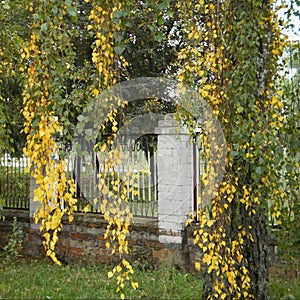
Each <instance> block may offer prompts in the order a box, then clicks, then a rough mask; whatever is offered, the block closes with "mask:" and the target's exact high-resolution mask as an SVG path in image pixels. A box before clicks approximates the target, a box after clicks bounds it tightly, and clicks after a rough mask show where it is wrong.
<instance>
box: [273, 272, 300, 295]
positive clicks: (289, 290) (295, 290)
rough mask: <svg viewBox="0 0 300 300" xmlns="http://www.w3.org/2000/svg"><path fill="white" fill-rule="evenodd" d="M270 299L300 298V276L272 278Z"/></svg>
mask: <svg viewBox="0 0 300 300" xmlns="http://www.w3.org/2000/svg"><path fill="white" fill-rule="evenodd" d="M269 293H270V300H287V299H290V300H293V299H294V300H299V299H300V278H298V279H292V280H286V279H282V278H279V277H275V278H272V280H271V282H270V285H269Z"/></svg>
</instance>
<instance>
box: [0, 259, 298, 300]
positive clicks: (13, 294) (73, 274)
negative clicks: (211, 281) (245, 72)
mask: <svg viewBox="0 0 300 300" xmlns="http://www.w3.org/2000/svg"><path fill="white" fill-rule="evenodd" d="M109 270H111V269H110V268H109V267H108V266H105V265H101V266H83V265H75V264H71V265H66V266H63V267H58V266H56V265H54V264H53V263H51V262H49V261H46V260H30V261H28V260H27V261H25V260H19V261H17V262H15V263H9V264H8V263H4V262H0V299H75V298H76V299H116V298H117V299H119V297H118V295H116V293H115V289H116V283H115V281H114V279H108V278H107V272H108V271H109ZM134 279H135V280H136V281H137V282H138V283H139V287H138V289H137V290H135V291H134V290H132V289H129V288H126V289H125V295H126V297H127V298H130V299H142V298H144V299H145V298H146V299H200V297H201V279H200V278H199V277H198V276H196V275H195V274H190V273H187V272H185V271H182V270H177V269H176V268H174V267H162V268H160V269H157V270H138V269H137V268H135V275H134ZM270 294H271V299H274V300H275V299H276V300H280V299H300V279H298V280H293V281H287V280H280V279H272V281H271V284H270ZM289 295H290V297H288V296H289Z"/></svg>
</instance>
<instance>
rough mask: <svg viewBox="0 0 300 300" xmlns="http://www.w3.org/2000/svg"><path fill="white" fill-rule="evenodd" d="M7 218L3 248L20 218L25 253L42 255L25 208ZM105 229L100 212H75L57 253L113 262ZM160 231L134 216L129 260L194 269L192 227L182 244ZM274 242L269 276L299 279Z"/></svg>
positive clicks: (2, 224) (0, 225) (1, 233)
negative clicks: (161, 238) (168, 240)
mask: <svg viewBox="0 0 300 300" xmlns="http://www.w3.org/2000/svg"><path fill="white" fill-rule="evenodd" d="M4 215H5V220H4V221H0V248H1V247H4V246H5V245H6V244H7V242H8V239H9V235H10V233H11V230H12V222H13V217H17V220H18V223H19V225H20V226H21V228H22V230H23V233H24V239H23V254H24V255H25V256H33V257H39V256H40V257H43V256H45V252H44V249H43V246H42V237H41V234H40V232H39V229H38V226H37V225H36V224H34V223H33V220H32V218H30V217H29V211H26V210H7V209H6V210H4ZM105 228H106V223H105V220H104V219H103V217H102V216H101V215H98V214H82V213H78V214H76V216H75V218H74V221H73V222H72V223H69V222H68V221H67V220H64V222H63V230H62V232H61V233H60V235H59V236H60V239H59V241H58V244H57V247H56V253H57V255H58V257H59V259H60V260H61V261H62V262H86V263H101V262H108V263H110V262H113V261H114V260H115V259H116V257H115V256H112V255H111V254H110V253H109V251H108V250H107V249H106V247H105V241H104V238H103V235H104V232H105ZM159 234H160V231H159V229H158V221H157V220H155V219H138V218H135V219H134V223H133V224H132V225H131V228H130V236H129V248H130V256H129V257H128V259H129V260H130V261H131V262H134V263H137V264H143V266H148V267H154V266H156V265H159V264H160V263H162V262H167V263H170V264H172V265H174V264H176V265H178V266H181V267H184V268H186V269H188V270H193V269H194V263H195V261H199V260H200V256H201V253H200V251H199V249H198V247H197V246H195V245H194V242H193V227H188V228H186V229H185V231H184V232H183V233H182V243H180V244H179V243H177V242H176V243H162V242H160V241H159ZM274 247H276V244H274V241H272V244H271V245H270V254H271V261H270V262H271V265H270V275H271V276H273V275H278V276H281V277H283V278H286V279H289V278H295V277H297V278H299V277H300V270H299V264H294V265H291V264H289V263H288V262H286V261H284V260H283V259H282V258H279V257H278V256H277V255H276V251H275V252H274Z"/></svg>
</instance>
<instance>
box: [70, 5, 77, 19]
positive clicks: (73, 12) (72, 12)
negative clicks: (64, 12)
mask: <svg viewBox="0 0 300 300" xmlns="http://www.w3.org/2000/svg"><path fill="white" fill-rule="evenodd" d="M68 14H69V15H70V16H72V17H74V18H76V17H77V15H78V11H77V9H76V7H70V8H68Z"/></svg>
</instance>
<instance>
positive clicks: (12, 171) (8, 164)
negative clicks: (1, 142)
mask: <svg viewBox="0 0 300 300" xmlns="http://www.w3.org/2000/svg"><path fill="white" fill-rule="evenodd" d="M28 166H29V159H28V158H26V157H20V158H16V157H11V156H10V155H9V154H7V153H6V154H5V155H4V156H3V157H1V158H0V204H1V206H3V207H5V208H18V209H29V200H30V175H29V172H27V170H26V168H27V167H28Z"/></svg>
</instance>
